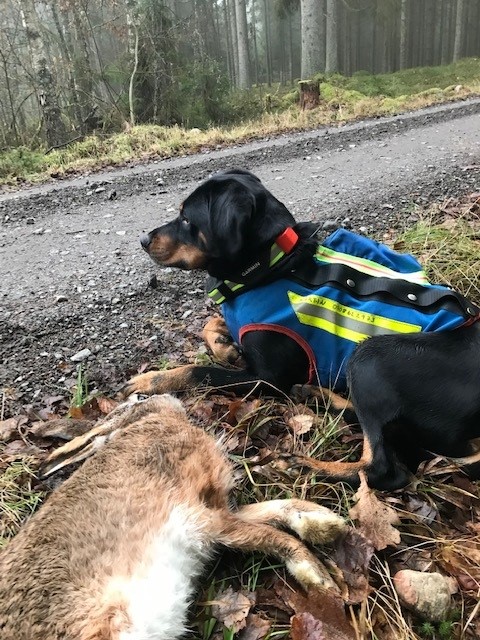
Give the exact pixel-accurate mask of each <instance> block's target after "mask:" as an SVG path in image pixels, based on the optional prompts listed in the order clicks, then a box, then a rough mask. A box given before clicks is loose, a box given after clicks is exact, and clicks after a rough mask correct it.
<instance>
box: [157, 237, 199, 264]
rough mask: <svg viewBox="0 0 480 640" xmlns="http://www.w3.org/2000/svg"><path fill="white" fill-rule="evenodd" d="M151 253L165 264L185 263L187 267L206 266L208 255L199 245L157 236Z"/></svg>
mask: <svg viewBox="0 0 480 640" xmlns="http://www.w3.org/2000/svg"><path fill="white" fill-rule="evenodd" d="M151 255H152V256H154V257H155V259H156V260H159V261H161V262H162V264H163V265H165V266H168V265H177V264H178V263H180V262H181V263H183V264H184V265H185V268H186V269H201V268H202V267H204V266H205V261H206V256H205V254H204V253H203V251H201V250H200V249H199V248H197V247H193V246H188V245H184V244H180V243H177V242H175V241H174V240H173V239H171V238H166V237H162V238H155V241H154V242H152V244H151Z"/></svg>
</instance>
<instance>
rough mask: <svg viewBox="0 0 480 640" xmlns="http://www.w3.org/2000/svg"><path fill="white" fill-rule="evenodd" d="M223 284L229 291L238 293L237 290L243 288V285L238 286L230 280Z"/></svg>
mask: <svg viewBox="0 0 480 640" xmlns="http://www.w3.org/2000/svg"><path fill="white" fill-rule="evenodd" d="M224 282H225V284H226V285H227V287H228V288H229V289H230V291H238V289H241V288H242V287H243V286H244V285H243V284H238V283H237V282H232V281H231V280H224Z"/></svg>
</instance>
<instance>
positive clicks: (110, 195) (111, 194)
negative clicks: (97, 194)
mask: <svg viewBox="0 0 480 640" xmlns="http://www.w3.org/2000/svg"><path fill="white" fill-rule="evenodd" d="M116 197H117V192H116V191H115V189H112V190H111V191H109V192H108V193H107V198H108V200H115V198H116Z"/></svg>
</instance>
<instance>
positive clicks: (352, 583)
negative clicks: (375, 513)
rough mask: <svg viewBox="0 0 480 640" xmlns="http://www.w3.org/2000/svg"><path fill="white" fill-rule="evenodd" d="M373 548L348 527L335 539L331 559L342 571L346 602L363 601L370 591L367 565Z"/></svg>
mask: <svg viewBox="0 0 480 640" xmlns="http://www.w3.org/2000/svg"><path fill="white" fill-rule="evenodd" d="M374 551H375V549H374V547H373V544H372V543H371V542H370V540H367V538H366V537H365V536H364V535H362V534H361V533H359V532H358V531H356V530H355V529H351V528H350V529H349V530H348V531H347V533H346V535H344V536H341V537H340V538H338V539H337V540H336V541H335V545H334V548H333V560H334V562H335V563H336V564H337V566H338V567H339V568H340V569H341V571H342V573H343V579H344V580H345V582H346V584H347V587H348V600H347V603H348V604H358V603H360V602H363V600H365V598H366V597H367V596H368V594H369V593H370V591H371V587H370V585H369V582H368V567H369V565H370V560H371V559H372V556H373V553H374Z"/></svg>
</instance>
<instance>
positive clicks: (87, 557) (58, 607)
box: [0, 395, 345, 640]
mask: <svg viewBox="0 0 480 640" xmlns="http://www.w3.org/2000/svg"><path fill="white" fill-rule="evenodd" d="M92 453H94V455H91V454H92ZM83 458H88V460H86V462H85V463H84V464H83V465H82V466H81V467H80V468H79V469H77V470H76V471H75V472H74V473H73V474H72V475H71V476H70V478H69V479H68V480H66V481H65V482H64V483H63V484H62V486H61V487H60V488H58V489H57V490H55V491H54V492H53V493H52V495H51V496H50V497H49V498H48V500H47V501H46V503H45V504H44V505H43V506H42V507H41V508H40V510H39V511H38V513H36V514H35V515H34V516H33V517H32V518H31V519H30V520H29V521H28V523H27V524H26V525H25V526H24V527H23V528H22V529H21V530H20V532H19V533H18V535H17V536H16V537H15V538H14V539H13V540H12V541H11V542H10V543H9V544H8V545H7V547H6V548H5V550H4V551H2V552H1V553H0V637H1V638H2V640H60V639H63V640H117V639H118V640H162V639H165V640H167V639H168V640H172V639H174V638H178V637H179V636H181V635H182V634H183V633H184V632H185V630H186V628H185V624H186V615H187V609H188V606H189V604H190V603H191V601H192V598H193V594H194V590H195V579H196V578H197V577H198V576H199V575H200V574H201V572H202V568H203V566H204V564H205V562H206V561H207V560H208V559H209V558H210V557H211V555H212V552H213V550H214V548H215V547H216V545H225V546H227V547H232V548H235V549H241V550H242V551H253V550H260V551H262V552H264V553H266V554H269V555H272V556H276V557H277V558H279V559H281V560H282V561H284V562H285V563H286V565H287V568H288V570H289V571H290V573H291V574H292V575H293V576H294V577H295V578H296V579H297V580H298V582H299V583H300V584H301V585H302V586H303V587H304V588H305V589H315V590H326V589H336V586H335V584H334V582H333V581H332V579H331V578H330V576H329V574H328V573H327V571H326V569H325V568H324V567H323V565H322V564H321V563H320V562H319V561H318V560H317V558H315V556H314V555H313V554H312V553H311V551H309V550H308V549H307V547H306V546H305V545H304V544H303V542H302V541H301V540H299V539H298V538H296V537H294V536H292V535H291V534H289V533H286V532H285V531H281V530H278V529H276V528H275V526H277V525H281V526H283V527H288V528H289V529H291V530H292V531H294V532H295V533H296V534H297V535H298V536H299V537H300V538H301V539H303V540H305V541H308V542H310V543H314V544H317V543H324V542H328V541H330V540H333V539H334V538H336V537H337V536H338V535H339V534H340V533H341V532H342V531H343V529H344V527H345V523H344V521H343V520H342V518H340V517H339V516H337V515H335V514H334V513H333V512H331V511H330V510H328V509H326V508H324V507H321V506H318V505H316V504H314V503H311V502H305V501H303V500H296V499H291V500H273V501H267V502H263V503H258V504H250V505H247V506H244V507H241V508H240V509H238V510H237V511H234V510H232V509H231V507H230V504H229V493H230V490H231V489H232V485H233V479H232V469H231V466H230V464H229V462H228V461H227V459H226V456H225V455H224V453H223V452H222V450H221V446H219V445H218V443H217V442H216V441H215V440H214V439H213V438H212V437H211V436H209V435H208V434H206V433H205V432H204V431H202V430H201V429H199V428H196V427H194V426H193V425H192V424H191V423H190V422H189V421H188V419H187V416H186V413H185V410H184V409H183V406H182V404H181V403H180V401H179V400H177V399H175V398H173V397H172V396H169V395H157V396H153V397H151V398H148V399H147V400H144V401H138V400H137V401H135V402H133V403H132V402H128V403H124V404H122V405H119V406H118V407H117V408H116V409H115V410H114V411H113V412H112V413H111V414H109V416H107V418H106V419H105V421H104V422H102V423H100V424H99V425H97V426H96V427H95V428H94V429H93V430H91V431H90V432H88V433H87V434H85V435H83V436H80V437H79V438H76V439H75V440H72V441H71V442H70V443H68V444H66V445H64V446H63V447H61V448H60V449H57V450H56V451H55V452H54V453H53V454H51V456H50V457H49V458H48V459H47V461H46V462H45V464H44V465H43V469H42V470H41V471H42V473H43V475H50V474H51V473H53V472H54V471H56V470H57V469H59V468H61V467H63V466H65V465H66V464H68V463H70V462H72V461H78V460H81V459H83Z"/></svg>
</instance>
